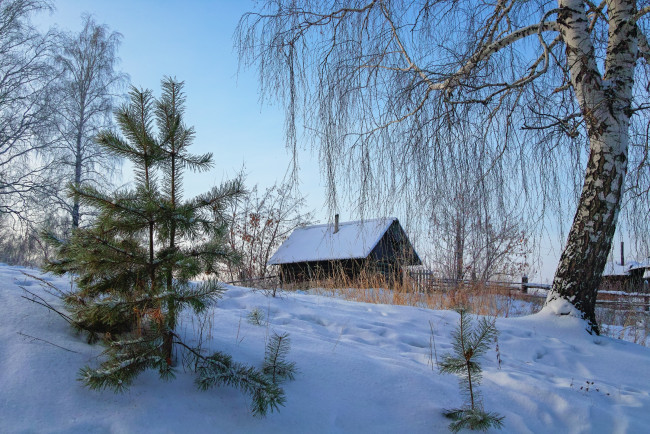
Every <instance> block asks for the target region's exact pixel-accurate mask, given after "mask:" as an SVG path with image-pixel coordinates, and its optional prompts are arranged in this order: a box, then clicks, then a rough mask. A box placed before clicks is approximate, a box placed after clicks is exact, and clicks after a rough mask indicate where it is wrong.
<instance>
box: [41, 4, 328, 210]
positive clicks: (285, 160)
mask: <svg viewBox="0 0 650 434" xmlns="http://www.w3.org/2000/svg"><path fill="white" fill-rule="evenodd" d="M54 6H55V10H54V12H53V13H52V14H41V15H39V16H38V17H35V22H37V23H38V24H39V25H40V26H42V27H43V28H46V27H49V26H51V25H56V26H57V27H59V28H60V29H62V30H70V31H73V32H78V31H80V30H81V15H82V14H83V13H89V14H91V15H92V16H93V17H94V18H95V20H96V21H97V22H98V23H100V24H106V25H108V26H109V28H110V29H111V30H114V31H118V32H120V33H121V34H122V35H123V39H122V45H121V47H120V50H119V57H120V59H121V62H120V65H119V68H120V69H121V70H122V71H123V72H126V73H127V74H129V76H130V82H131V84H133V85H134V86H137V87H144V88H148V89H152V90H153V91H154V94H156V95H158V94H159V93H160V80H161V79H162V78H163V76H165V75H169V76H172V77H176V78H177V79H179V80H183V81H185V91H186V94H187V111H186V118H185V119H186V122H187V123H188V124H189V125H193V126H194V127H195V129H196V140H195V142H194V146H193V148H192V151H193V152H194V153H197V154H200V153H204V152H212V153H213V154H214V161H215V163H216V164H215V168H214V169H213V170H212V171H210V172H208V173H203V174H200V175H189V174H188V175H187V176H186V180H185V192H186V194H187V196H192V195H195V194H198V193H201V192H204V191H206V190H207V189H209V188H210V187H212V186H213V185H216V184H218V183H220V182H221V181H222V180H224V179H229V178H232V177H234V175H235V174H236V173H237V172H238V171H239V170H240V169H241V168H242V166H243V165H245V172H246V173H247V174H248V176H247V181H248V182H247V184H248V185H249V186H251V185H254V184H259V186H260V187H261V188H266V187H270V186H271V185H273V184H274V183H275V182H276V181H277V182H280V181H282V179H283V178H284V176H285V173H286V171H287V169H288V167H289V165H290V162H291V156H290V153H289V152H288V151H287V150H286V148H285V145H284V143H285V142H284V134H283V124H284V116H283V112H282V109H281V107H280V106H279V105H278V104H275V105H270V104H264V105H262V104H260V100H259V94H258V83H257V78H256V75H255V72H254V71H241V72H239V73H238V57H237V53H236V52H235V51H234V50H233V38H232V37H233V33H234V30H235V27H236V25H237V22H238V20H239V18H240V17H241V16H242V14H243V13H244V12H246V11H247V10H249V9H251V8H252V6H253V3H252V2H250V1H244V0H239V1H237V0H214V1H208V0H184V1H171V0H110V1H97V0H92V1H91V0H56V1H55V2H54ZM299 160H300V166H301V172H300V180H301V185H300V187H301V191H303V194H306V195H307V196H308V197H307V199H308V206H309V208H310V209H315V210H317V211H320V210H323V208H324V206H323V205H324V198H325V194H324V189H323V188H322V187H320V184H319V181H320V175H319V171H318V163H317V160H316V159H313V160H312V158H311V156H310V153H309V152H302V153H301V155H300V159H299ZM124 178H125V179H128V174H127V173H125V174H124ZM325 212H326V211H322V212H318V213H317V218H319V219H321V220H323V219H327V216H326V214H324V213H325Z"/></svg>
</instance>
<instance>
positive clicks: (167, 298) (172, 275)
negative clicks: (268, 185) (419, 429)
mask: <svg viewBox="0 0 650 434" xmlns="http://www.w3.org/2000/svg"><path fill="white" fill-rule="evenodd" d="M162 88H163V92H162V97H161V98H160V99H158V100H156V99H154V97H153V96H152V93H151V92H150V91H148V90H139V89H136V88H132V89H131V92H130V103H128V104H125V105H123V106H122V107H121V108H119V109H118V110H117V111H116V113H115V116H116V119H117V124H118V126H119V129H120V131H121V135H120V134H117V133H115V132H111V131H105V132H102V133H101V134H100V135H99V136H98V138H97V141H98V143H99V144H100V145H101V146H102V147H103V148H104V149H105V150H106V152H109V153H111V154H113V155H115V156H119V157H123V158H126V159H128V160H129V161H131V162H132V164H133V167H134V172H135V187H134V188H133V189H130V190H122V191H117V192H115V193H112V194H108V193H104V192H101V191H99V190H98V189H95V188H92V187H82V188H79V189H74V188H73V189H72V191H71V195H76V196H78V197H79V199H80V201H81V202H82V203H83V204H84V205H87V206H89V207H92V208H94V209H96V211H97V218H96V220H95V221H94V222H93V224H92V225H91V226H90V227H88V228H83V229H77V230H75V232H74V234H73V236H72V237H71V238H70V239H69V240H67V241H61V240H56V239H54V238H53V237H50V242H51V243H52V244H53V245H54V246H55V247H56V248H57V259H56V260H55V261H52V262H51V263H50V264H48V266H47V269H48V270H49V271H52V272H54V273H57V274H64V273H72V274H73V275H75V276H76V283H77V285H76V286H77V289H76V291H75V292H73V293H71V294H70V295H69V296H67V297H66V299H65V302H66V307H67V308H68V310H69V311H70V312H71V314H72V318H73V319H74V322H75V326H76V327H77V328H78V329H79V330H81V331H85V332H87V333H88V335H89V339H90V340H93V339H97V338H103V339H104V341H105V343H106V345H107V350H106V353H105V354H106V360H105V361H104V362H103V363H102V364H101V366H100V367H99V368H97V369H95V368H92V367H85V368H83V369H82V370H81V380H82V381H83V382H84V383H85V384H86V385H87V386H88V387H90V388H92V389H104V388H109V389H113V390H115V391H122V390H124V389H125V388H126V387H128V385H129V384H131V382H132V380H133V379H134V378H135V377H136V376H137V375H138V374H139V373H140V372H142V371H144V370H146V369H156V370H158V371H159V373H160V376H161V378H163V379H168V378H172V377H173V376H174V368H173V366H174V348H175V347H177V346H180V347H182V348H183V349H184V350H185V351H188V352H189V353H190V354H191V355H192V356H193V357H195V358H196V359H197V363H196V366H198V367H199V369H197V372H198V374H199V377H198V378H197V385H198V386H199V387H200V388H207V387H210V386H213V385H218V384H228V385H233V386H236V387H239V388H240V389H241V390H242V391H244V392H246V393H248V394H249V395H251V397H252V399H253V404H252V408H253V412H254V413H255V414H260V415H264V414H265V413H266V411H267V410H268V409H271V410H273V409H277V408H278V406H279V405H281V404H282V403H283V402H284V395H283V391H282V389H281V388H279V387H278V386H277V384H274V383H273V382H272V381H271V380H270V379H269V378H268V377H267V376H265V375H264V373H263V372H261V371H258V370H256V369H255V368H252V367H246V366H243V365H241V364H237V363H235V362H232V360H231V358H230V356H228V355H226V354H223V353H220V352H218V353H215V354H213V355H212V356H209V357H207V356H204V355H202V354H201V353H200V352H199V351H197V350H196V349H194V348H191V347H190V346H188V345H186V344H185V343H184V342H183V341H182V340H181V338H180V336H179V335H178V334H177V333H176V330H175V328H176V322H177V319H178V315H179V312H181V311H182V310H183V309H184V308H186V307H190V308H192V309H193V310H194V311H195V312H197V313H200V312H202V311H204V310H205V309H206V307H207V306H208V305H209V304H210V303H212V302H215V301H216V300H217V299H218V298H219V296H220V294H221V292H222V288H221V287H220V286H219V285H218V284H217V280H216V272H217V270H218V266H219V264H220V263H221V262H223V261H226V260H232V259H233V258H234V257H235V256H236V255H235V253H234V252H232V251H231V250H229V249H228V247H227V243H226V242H225V236H226V234H227V225H226V219H225V218H224V215H223V210H224V209H225V207H226V206H227V205H228V204H229V203H230V202H231V201H233V200H236V199H237V198H238V197H239V196H240V195H241V194H242V192H243V187H242V185H241V182H240V181H239V180H235V181H231V182H228V183H225V184H223V185H221V186H219V187H215V188H213V189H212V190H211V191H209V192H208V193H205V194H202V195H200V196H198V197H195V198H194V199H190V200H183V199H182V174H183V171H184V170H186V169H190V170H205V169H208V168H209V167H211V164H212V155H211V154H205V155H199V156H195V155H192V154H190V153H189V152H188V149H187V148H188V147H189V146H190V145H191V143H192V139H193V137H194V130H193V129H192V128H191V127H187V126H186V125H185V123H184V122H183V114H184V102H185V97H184V94H183V92H182V88H183V83H182V82H178V81H176V80H174V79H171V78H165V79H164V80H163V82H162ZM154 124H156V125H157V126H158V134H155V133H154V132H153V126H154ZM160 175H162V177H161V178H162V179H160V180H159V178H158V177H159V176H160ZM199 275H207V276H213V278H212V279H210V280H206V281H204V282H203V283H202V284H199V285H196V284H191V283H190V280H191V279H194V278H196V277H197V276H199Z"/></svg>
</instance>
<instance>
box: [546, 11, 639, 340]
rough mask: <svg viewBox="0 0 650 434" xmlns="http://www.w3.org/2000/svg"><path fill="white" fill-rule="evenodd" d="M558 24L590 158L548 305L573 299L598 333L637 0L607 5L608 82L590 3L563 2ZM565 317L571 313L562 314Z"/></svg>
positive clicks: (619, 184)
mask: <svg viewBox="0 0 650 434" xmlns="http://www.w3.org/2000/svg"><path fill="white" fill-rule="evenodd" d="M559 6H560V12H559V13H558V20H557V22H558V24H559V26H560V33H561V36H562V39H563V41H564V43H565V47H566V56H567V63H568V65H567V66H568V68H569V71H570V78H571V85H572V87H573V89H574V93H575V97H576V99H577V101H578V103H579V104H580V108H581V111H582V113H583V116H584V119H585V121H586V123H587V131H588V135H589V148H590V153H589V160H588V164H587V170H586V173H585V180H584V184H583V189H582V195H581V197H580V201H579V203H578V208H577V210H576V214H575V217H574V219H573V224H572V226H571V229H570V232H569V235H568V238H567V241H566V245H565V247H564V251H563V252H562V256H561V258H560V263H559V265H558V268H557V270H556V272H555V277H554V279H553V286H552V289H551V291H550V292H549V294H548V297H547V300H546V305H547V306H550V305H553V304H554V302H555V301H556V300H566V301H568V302H569V303H571V304H572V305H573V306H575V307H576V308H577V309H578V310H579V311H580V313H581V315H582V316H583V318H585V319H586V320H587V321H588V322H589V330H590V331H592V332H595V333H598V331H599V330H598V324H597V323H596V317H595V305H596V296H597V293H598V286H599V284H600V280H601V276H602V272H603V269H604V268H605V263H606V261H607V255H608V253H609V250H610V248H611V244H612V238H613V236H614V231H615V229H616V222H617V218H618V213H619V210H620V205H621V196H622V188H623V183H624V180H625V174H626V172H627V153H628V143H629V126H630V115H631V104H632V85H633V83H634V67H635V62H636V58H637V37H636V32H637V28H636V25H635V23H634V21H633V20H632V17H633V16H634V15H635V12H636V7H635V2H634V1H624V0H610V1H608V2H607V13H608V18H609V35H608V36H609V40H608V46H607V56H606V59H605V71H604V74H603V75H602V76H601V74H600V72H599V71H598V67H597V65H596V56H595V50H594V46H593V43H592V41H591V36H590V32H589V28H588V27H589V20H588V19H587V15H586V12H585V8H584V4H583V2H582V1H579V0H559ZM558 313H560V314H569V313H570V310H567V309H560V311H559V312H558Z"/></svg>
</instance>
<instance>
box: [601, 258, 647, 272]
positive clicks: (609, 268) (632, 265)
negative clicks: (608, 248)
mask: <svg viewBox="0 0 650 434" xmlns="http://www.w3.org/2000/svg"><path fill="white" fill-rule="evenodd" d="M638 268H650V261H646V262H637V261H630V262H628V263H627V264H625V265H621V264H617V263H616V262H608V263H607V264H605V270H603V276H629V275H630V270H636V269H638Z"/></svg>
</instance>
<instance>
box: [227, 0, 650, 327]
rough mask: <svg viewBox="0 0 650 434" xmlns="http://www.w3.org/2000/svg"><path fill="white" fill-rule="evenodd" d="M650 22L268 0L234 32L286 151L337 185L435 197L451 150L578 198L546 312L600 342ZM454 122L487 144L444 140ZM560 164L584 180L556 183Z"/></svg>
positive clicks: (627, 16)
mask: <svg viewBox="0 0 650 434" xmlns="http://www.w3.org/2000/svg"><path fill="white" fill-rule="evenodd" d="M648 12H650V5H648V2H646V1H639V2H638V6H637V2H635V1H626V0H605V1H603V2H600V3H598V4H595V3H592V2H591V1H583V0H558V1H557V3H553V2H550V1H545V0H531V1H520V0H481V1H475V0H440V1H434V2H432V1H428V0H422V1H418V0H415V1H397V0H396V1H388V0H365V1H361V0H349V1H341V2H336V3H335V4H334V5H333V4H332V3H331V2H329V1H324V0H323V1H321V0H312V1H310V0H304V1H300V2H297V1H295V0H274V1H267V2H264V3H262V4H260V12H259V13H249V14H246V15H245V16H244V17H243V18H242V19H241V21H240V25H239V28H238V33H237V45H238V47H239V51H240V54H241V56H242V59H243V62H244V64H245V65H250V64H256V65H257V66H258V67H259V72H260V77H261V80H262V83H261V85H262V89H263V90H264V91H266V92H270V93H274V94H277V95H279V96H280V97H282V98H283V100H284V101H285V103H286V108H287V119H288V124H289V128H288V133H289V137H290V138H291V139H292V140H290V141H289V146H295V144H296V134H295V131H296V130H295V126H296V122H298V121H301V120H305V121H306V122H307V124H308V126H309V127H310V129H311V131H315V132H316V134H315V136H317V138H318V143H319V145H320V150H321V155H322V157H323V161H324V164H325V171H326V173H327V175H328V178H329V179H330V181H331V182H333V181H334V179H336V178H335V177H334V176H333V175H336V172H337V169H339V170H344V171H346V172H347V173H349V174H350V176H349V177H348V179H352V180H353V181H354V182H353V184H354V185H356V186H357V187H358V190H359V191H360V192H361V193H362V197H366V198H367V197H369V196H370V197H371V196H372V193H373V185H377V183H376V180H377V179H381V178H382V175H384V174H388V175H389V176H388V179H390V180H391V181H390V185H391V186H393V185H397V186H398V187H399V186H400V185H403V186H413V185H416V186H419V187H420V188H418V189H417V194H418V195H429V196H431V192H432V191H435V189H431V188H428V186H430V185H431V184H433V183H435V182H436V181H437V180H438V179H440V177H441V176H442V175H443V174H444V173H445V161H447V159H448V158H451V157H453V156H454V155H455V154H457V152H458V148H462V149H464V150H467V149H470V150H472V152H475V151H477V150H478V151H480V152H478V153H476V155H481V158H482V159H483V161H485V162H486V167H490V166H492V165H498V164H504V165H506V166H507V167H511V168H512V169H513V170H516V169H520V170H517V171H516V174H514V175H512V176H513V179H514V180H515V181H517V182H520V183H521V185H522V190H524V191H529V189H531V187H537V189H536V190H537V191H540V192H541V193H542V199H544V200H542V201H540V203H541V204H542V205H541V206H542V207H544V206H548V205H549V204H551V203H553V202H554V201H556V202H558V208H562V206H563V205H562V204H561V203H560V202H562V201H565V202H566V199H557V198H558V197H566V196H559V195H557V194H553V191H552V190H550V189H549V185H559V186H562V185H565V184H566V185H569V186H571V184H573V185H574V186H575V185H576V184H577V186H578V188H577V190H578V191H579V193H578V195H577V196H578V197H577V199H576V202H577V205H576V211H575V214H574V219H573V224H572V226H571V228H570V230H569V234H568V236H567V240H566V244H565V246H564V250H563V253H562V256H561V259H560V263H559V265H558V267H557V270H556V273H555V278H554V281H553V286H552V290H551V291H550V293H549V295H548V298H547V302H546V305H547V306H549V305H552V306H554V308H555V311H556V312H558V313H560V314H570V313H571V312H574V311H577V312H578V314H579V315H580V316H582V317H583V318H585V319H586V320H587V321H588V323H589V326H588V330H589V331H593V332H596V333H597V332H598V326H597V324H596V320H595V314H594V309H595V301H596V294H597V288H598V285H599V282H600V279H601V274H602V270H603V268H604V266H605V262H606V259H607V254H608V252H609V249H610V246H611V243H612V238H613V235H614V231H615V229H616V223H617V219H618V214H619V210H620V206H621V202H622V194H623V187H624V182H625V175H626V172H627V165H628V151H629V149H630V124H631V122H633V121H634V118H633V116H634V115H635V114H640V112H641V111H642V110H644V109H646V108H647V107H648V104H647V101H648V91H649V90H648V87H647V86H646V82H645V81H644V80H643V79H641V80H640V81H635V76H637V77H638V76H639V75H638V74H640V73H641V72H643V73H645V74H646V75H645V77H647V71H648V68H647V60H648V59H650V46H649V45H648V42H647V38H646V34H647V25H648V16H647V13H648ZM641 77H643V76H641ZM636 119H639V120H641V119H642V117H641V116H637V117H636ZM463 122H468V123H471V126H472V127H473V128H474V131H476V132H477V134H482V135H483V137H482V138H483V139H484V140H481V141H477V142H476V144H467V143H456V142H454V141H453V139H450V138H449V131H450V130H453V129H454V128H455V125H456V124H458V123H463ZM646 136H647V134H646ZM479 148H482V149H479ZM531 159H532V163H531V164H526V163H525V162H526V161H529V162H530V161H531ZM346 162H347V163H348V164H344V163H346ZM350 162H353V164H349V163H350ZM545 163H553V165H549V166H546V167H545ZM567 166H568V167H573V168H577V170H575V171H574V172H572V173H573V176H569V177H563V176H562V174H561V172H559V170H561V169H562V168H563V167H567ZM352 167H354V169H352ZM644 167H646V166H645V165H644ZM341 168H342V169H341ZM534 169H537V170H534ZM644 170H647V169H644ZM534 173H537V174H539V177H538V178H537V179H534V176H533V174H534ZM330 191H334V193H335V192H336V190H335V189H333V188H330ZM646 195H647V192H646ZM333 199H334V200H336V195H335V194H334V195H333ZM571 305H573V307H574V308H575V309H572V308H571Z"/></svg>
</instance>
